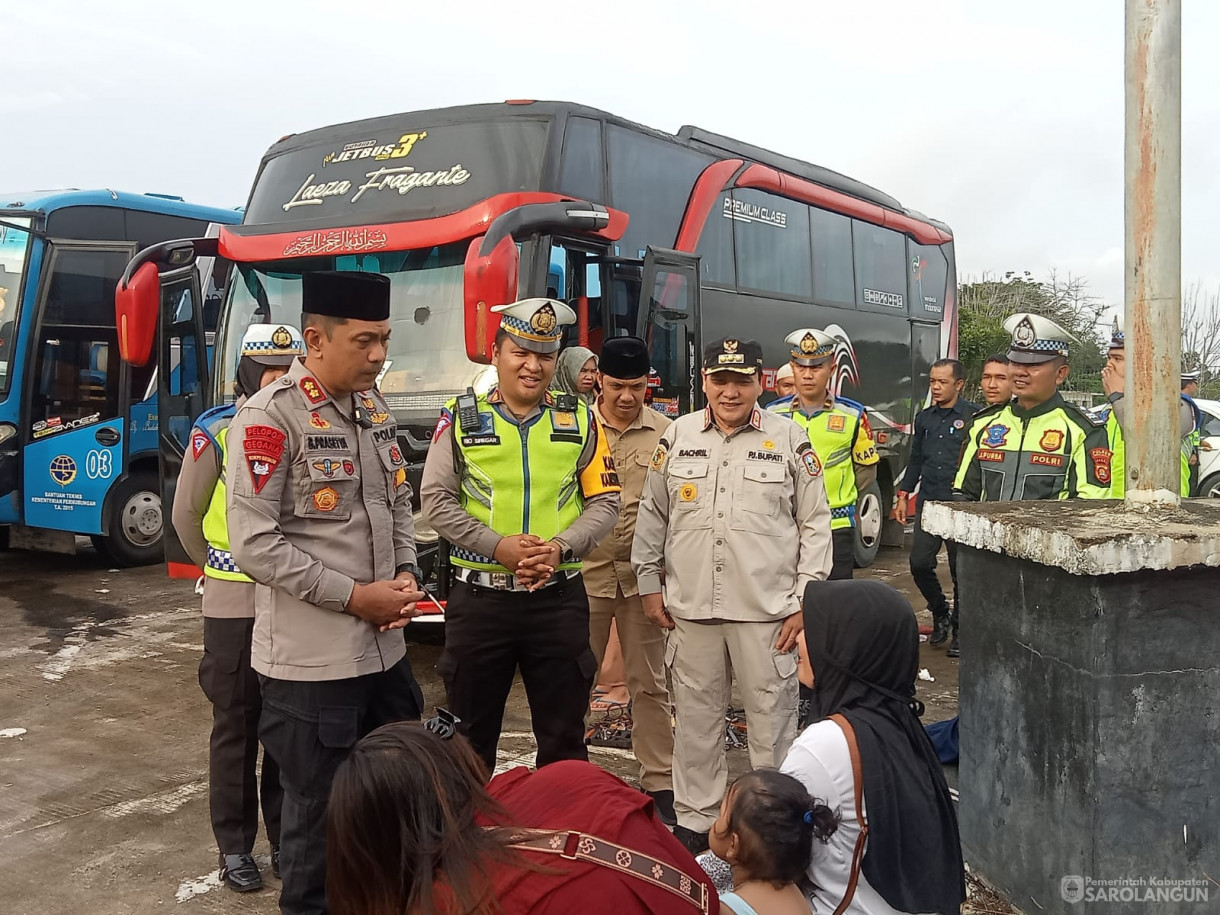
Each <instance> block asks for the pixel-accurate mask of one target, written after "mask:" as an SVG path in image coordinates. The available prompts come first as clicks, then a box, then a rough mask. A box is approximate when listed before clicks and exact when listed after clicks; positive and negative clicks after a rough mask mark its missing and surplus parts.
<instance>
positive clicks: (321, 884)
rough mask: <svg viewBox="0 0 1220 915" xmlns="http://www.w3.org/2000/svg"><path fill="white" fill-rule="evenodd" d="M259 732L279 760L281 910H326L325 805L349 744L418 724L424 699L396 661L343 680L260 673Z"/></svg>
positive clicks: (317, 913) (296, 914) (303, 913)
mask: <svg viewBox="0 0 1220 915" xmlns="http://www.w3.org/2000/svg"><path fill="white" fill-rule="evenodd" d="M259 680H260V681H261V682H262V685H263V717H262V722H261V725H260V727H259V736H260V737H261V738H262V740H263V745H264V746H265V747H266V748H267V750H268V752H270V753H271V754H273V755H274V756H275V758H276V759H278V760H279V761H280V781H281V782H282V783H283V785H284V827H283V842H282V844H281V846H280V872H281V874H282V876H283V880H284V888H283V890H282V891H281V893H280V911H281V912H282V913H284V915H322V913H325V912H326V802H327V800H328V798H329V797H330V786H331V783H332V782H333V781H334V779H335V771H336V770H337V769H338V768H339V764H340V763H341V762H343V760H344V759H346V758H347V754H348V753H349V752H350V751H351V748H352V746H353V744H355V743H356V741H357V740H359V739H360V738H361V737H363V736H364V735H365V734H367V733H369V732H370V731H373V730H376V729H377V728H379V727H381V725H383V724H389V723H390V722H394V721H418V720H419V718H420V715H421V713H422V712H423V707H424V700H423V694H422V693H421V692H420V688H419V684H418V683H416V682H415V676H414V675H413V674H412V673H411V663H410V662H409V661H408V660H407V659H406V658H403V659H402V660H401V661H399V662H398V663H397V664H395V665H394V666H393V667H391V668H390V669H389V670H387V671H384V672H382V673H376V674H366V675H364V676H362V677H352V678H350V679H347V680H316V681H305V680H274V679H272V678H270V677H260V678H259Z"/></svg>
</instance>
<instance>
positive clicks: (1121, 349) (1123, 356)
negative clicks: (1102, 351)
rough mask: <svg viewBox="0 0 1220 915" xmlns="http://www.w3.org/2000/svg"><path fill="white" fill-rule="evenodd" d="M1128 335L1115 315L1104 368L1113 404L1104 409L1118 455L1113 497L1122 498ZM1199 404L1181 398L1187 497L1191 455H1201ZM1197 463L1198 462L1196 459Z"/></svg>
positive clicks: (1183, 483)
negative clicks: (1197, 405)
mask: <svg viewBox="0 0 1220 915" xmlns="http://www.w3.org/2000/svg"><path fill="white" fill-rule="evenodd" d="M1126 364H1127V335H1126V333H1124V331H1123V319H1122V316H1121V315H1116V316H1115V318H1114V326H1113V329H1112V331H1111V334H1110V350H1109V352H1108V353H1107V355H1106V367H1105V368H1104V369H1102V370H1101V384H1102V387H1103V388H1104V389H1105V392H1106V400H1107V401H1108V403H1109V406H1108V407H1107V408H1106V410H1105V412H1104V414H1103V415H1104V416H1105V422H1106V434H1107V435H1108V436H1109V439H1110V450H1111V451H1113V452H1114V456H1113V457H1112V458H1111V459H1110V475H1111V476H1112V477H1113V480H1112V481H1111V483H1110V496H1111V498H1114V499H1121V498H1123V496H1125V495H1126V493H1127V446H1126V444H1125V442H1124V441H1123V418H1124V412H1125V411H1124V408H1125V407H1126V403H1125V402H1124V400H1123V393H1124V389H1125V387H1126ZM1197 411H1198V407H1196V406H1195V403H1194V401H1192V400H1191V399H1190V398H1189V397H1187V396H1186V395H1185V394H1183V395H1182V396H1181V397H1180V398H1179V399H1178V435H1180V436H1181V438H1182V442H1181V453H1182V476H1181V480H1180V483H1179V486H1180V494H1181V495H1182V496H1183V497H1185V496H1189V495H1190V494H1191V470H1192V467H1191V463H1190V461H1191V457H1192V456H1195V457H1197V452H1196V448H1197V445H1198V442H1197V438H1196V436H1197V435H1198V431H1197V430H1198V428H1199V417H1198V415H1197ZM1196 464H1197V461H1196Z"/></svg>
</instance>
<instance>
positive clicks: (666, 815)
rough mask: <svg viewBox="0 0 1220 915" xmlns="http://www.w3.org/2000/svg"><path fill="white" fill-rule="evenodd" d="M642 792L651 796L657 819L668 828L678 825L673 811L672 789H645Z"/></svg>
mask: <svg viewBox="0 0 1220 915" xmlns="http://www.w3.org/2000/svg"><path fill="white" fill-rule="evenodd" d="M644 793H645V794H647V795H648V796H649V797H650V798H652V804H653V807H654V808H656V811H657V819H658V820H660V821H661V822H662V823H664V824H665V825H666V826H668V827H669V828H670V829H673V828H674V827H675V826H677V825H678V816H677V814H675V813H674V793H673V792H672V791H669V790H665V791H645V792H644Z"/></svg>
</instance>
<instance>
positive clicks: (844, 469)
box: [775, 400, 860, 530]
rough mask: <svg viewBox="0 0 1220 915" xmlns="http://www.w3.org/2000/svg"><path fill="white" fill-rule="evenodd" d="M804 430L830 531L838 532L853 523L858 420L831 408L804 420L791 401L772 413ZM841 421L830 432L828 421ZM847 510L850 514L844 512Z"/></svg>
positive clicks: (851, 414) (849, 414)
mask: <svg viewBox="0 0 1220 915" xmlns="http://www.w3.org/2000/svg"><path fill="white" fill-rule="evenodd" d="M775 412H777V413H779V414H780V415H782V416H787V417H788V418H789V419H791V420H792V421H793V422H795V423H796V424H797V425H799V426H800V427H801V428H803V429H804V430H805V434H806V435H808V436H809V443H810V444H811V445H813V450H814V451H815V452H817V455H818V458H819V459H820V460H821V462H822V480H823V482H824V483H825V485H826V500H827V501H828V502H829V503H830V529H831V530H841V529H843V528H848V527H852V526H853V525H854V524H855V523H856V520H855V519H856V499H857V497H858V495H859V494H858V493H857V492H856V465H855V463H854V462H853V461H852V459H851V454H852V449H853V448H854V447H855V444H856V428H857V426H858V424H859V422H860V417H859V416H858V415H857V414H855V413H853V412H851V411H849V410H843V409H840V408H838V407H831V408H830V409H829V410H823V411H822V412H820V413H815V414H814V415H813V416H806V415H805V414H804V413H802V412H801V411H800V410H798V409H797V408H796V405H795V400H793V401H792V402H789V403H788V404H786V405H785V406H784V408H783V409H780V410H776V411H775ZM834 417H842V421H843V427H842V428H841V429H838V428H836V429H834V430H832V429H831V428H830V427H831V426H832V425H834V426H838V423H837V422H832V418H834ZM846 509H850V511H846Z"/></svg>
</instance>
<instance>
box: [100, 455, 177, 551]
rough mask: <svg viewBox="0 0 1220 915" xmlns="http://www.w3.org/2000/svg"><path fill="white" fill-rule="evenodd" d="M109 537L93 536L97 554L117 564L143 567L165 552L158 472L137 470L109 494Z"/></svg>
mask: <svg viewBox="0 0 1220 915" xmlns="http://www.w3.org/2000/svg"><path fill="white" fill-rule="evenodd" d="M106 512H107V516H108V517H107V520H108V522H109V523H108V524H107V526H106V527H107V530H109V531H110V536H108V537H93V538H91V539H92V540H93V545H94V546H95V547H97V550H98V552H99V553H101V554H102V555H103V556H105V557H106V558H107V559H109V560H110V561H111V562H113V563H114V564H115V565H116V566H146V565H151V564H153V563H155V562H160V561H161V559H162V558H163V556H164V555H165V553H164V550H163V549H162V543H161V535H162V533H163V531H164V526H165V514H164V512H163V511H162V510H161V492H160V486H159V484H158V481H157V475H156V474H155V473H151V472H149V471H147V470H138V471H136V472H135V473H133V474H131V475H130V476H128V477H127V479H125V480H123V481H122V482H121V483H119V484H118V485H117V486H115V487H114V491H113V492H111V494H110V499H109V502H108V505H107V508H106Z"/></svg>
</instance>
